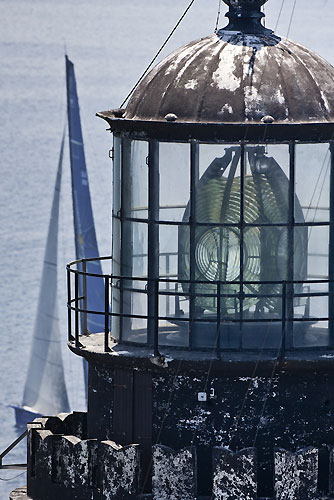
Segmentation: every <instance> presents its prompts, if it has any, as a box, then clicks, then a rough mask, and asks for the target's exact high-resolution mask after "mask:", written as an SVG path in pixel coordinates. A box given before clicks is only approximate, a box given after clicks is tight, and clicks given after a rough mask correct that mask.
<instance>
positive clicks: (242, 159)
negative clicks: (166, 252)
mask: <svg viewBox="0 0 334 500" xmlns="http://www.w3.org/2000/svg"><path fill="white" fill-rule="evenodd" d="M245 160H246V157H245V144H244V143H243V142H242V143H241V144H240V277H239V279H240V289H239V308H240V338H239V347H240V349H242V347H243V332H242V327H243V295H244V285H243V282H244V232H245V213H244V210H245V207H244V203H245V167H246V161H245Z"/></svg>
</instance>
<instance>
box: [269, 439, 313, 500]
mask: <svg viewBox="0 0 334 500" xmlns="http://www.w3.org/2000/svg"><path fill="white" fill-rule="evenodd" d="M317 483H318V449H317V448H312V447H309V448H305V449H303V450H300V451H298V452H296V453H292V452H290V451H286V450H283V449H277V450H276V451H275V494H276V497H275V498H276V499H281V498H284V500H311V499H313V498H317Z"/></svg>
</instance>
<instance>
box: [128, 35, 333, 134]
mask: <svg viewBox="0 0 334 500" xmlns="http://www.w3.org/2000/svg"><path fill="white" fill-rule="evenodd" d="M333 89H334V68H333V67H332V66H331V65H330V64H329V63H328V62H326V61H325V60H324V59H322V58H321V57H320V56H318V55H316V54H315V53H314V52H312V51H310V50H308V49H306V48H305V47H303V46H301V45H299V44H297V43H294V42H291V41H289V40H287V39H283V38H279V37H277V36H275V35H273V34H271V35H267V36H265V35H247V34H243V33H236V32H228V31H224V30H220V31H219V32H218V33H217V34H216V35H213V36H210V37H207V38H203V39H201V40H198V41H194V42H192V43H190V44H189V45H187V46H185V47H182V48H180V49H178V50H176V51H175V52H173V53H172V54H171V55H169V56H168V57H166V58H165V59H164V60H163V61H162V62H161V63H160V64H158V65H157V66H156V67H155V68H154V69H153V70H152V71H151V72H150V73H149V75H148V76H147V77H146V78H145V79H144V80H143V81H142V83H141V84H140V86H139V87H138V89H137V91H136V92H135V93H134V95H133V97H132V99H131V100H130V102H129V104H128V107H127V110H126V113H125V115H124V118H125V119H137V120H161V121H165V116H166V115H168V114H170V113H173V114H175V115H176V116H177V117H178V122H180V121H188V122H189V121H190V122H197V123H198V122H205V123H231V124H232V123H244V122H246V123H249V124H253V123H261V120H262V119H263V118H264V117H266V116H271V117H273V118H274V123H310V122H329V121H332V120H334V92H333Z"/></svg>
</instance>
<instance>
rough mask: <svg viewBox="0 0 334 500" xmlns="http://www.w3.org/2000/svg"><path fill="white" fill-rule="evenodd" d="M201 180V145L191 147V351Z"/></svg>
mask: <svg viewBox="0 0 334 500" xmlns="http://www.w3.org/2000/svg"><path fill="white" fill-rule="evenodd" d="M198 178H199V145H198V143H197V142H195V141H192V142H191V145H190V218H189V219H190V220H189V223H190V250H189V261H190V285H189V349H192V346H193V342H192V338H193V326H194V320H195V316H196V297H195V292H196V287H195V283H194V281H195V265H196V264H195V251H196V185H197V182H198Z"/></svg>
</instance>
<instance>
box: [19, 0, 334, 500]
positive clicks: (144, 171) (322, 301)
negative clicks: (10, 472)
mask: <svg viewBox="0 0 334 500" xmlns="http://www.w3.org/2000/svg"><path fill="white" fill-rule="evenodd" d="M224 2H225V4H227V6H228V9H229V10H228V12H227V14H226V16H227V18H228V21H227V25H226V26H225V27H224V28H222V29H220V30H218V31H217V32H216V33H214V34H213V35H211V36H208V37H206V38H202V39H200V40H196V41H193V42H191V43H189V44H188V45H186V46H185V47H182V48H180V49H178V50H176V51H175V52H173V53H172V54H171V55H169V56H167V57H166V58H165V59H163V60H162V61H161V62H160V63H159V64H158V65H157V66H156V67H155V68H154V69H153V70H152V71H151V72H150V73H149V74H148V75H147V76H146V77H145V78H144V79H143V80H142V81H141V83H140V85H139V86H138V87H137V88H136V90H135V92H134V93H133V95H132V96H131V99H130V100H129V102H128V105H127V107H126V108H124V109H114V110H110V111H105V112H101V113H98V116H99V117H101V118H102V119H104V120H105V121H106V122H107V123H108V127H109V130H110V132H111V133H112V140H113V146H112V158H113V162H112V163H113V165H112V168H113V212H112V237H113V239H112V255H111V257H101V258H100V259H95V260H96V261H100V260H104V261H105V260H107V261H110V269H111V271H110V274H104V275H102V278H103V281H104V301H103V303H102V304H101V308H100V309H99V310H89V309H88V308H87V307H85V304H87V297H89V294H90V289H89V283H91V282H92V280H94V278H95V279H101V275H97V274H94V273H92V272H87V265H86V264H87V259H81V260H80V261H75V262H73V263H71V264H69V265H68V268H67V273H68V310H69V316H68V341H69V347H70V349H71V350H72V351H73V352H74V353H75V354H76V355H78V356H81V357H83V358H85V359H86V361H87V362H88V366H89V376H88V411H87V413H75V412H74V413H71V414H66V415H60V416H56V417H45V418H44V419H37V420H36V421H35V422H34V423H32V424H29V439H28V443H29V446H28V486H27V494H28V497H30V498H32V499H33V500H46V499H50V500H52V499H59V498H63V499H67V498H68V499H76V498H77V499H82V500H83V499H91V498H94V499H108V500H112V499H115V500H116V499H117V500H118V499H123V498H124V499H125V498H134V499H141V498H146V499H151V498H152V499H154V500H169V499H173V500H195V499H199V498H203V499H210V498H213V499H215V500H221V499H224V500H237V499H238V500H241V499H242V500H259V499H260V498H266V499H279V498H289V499H291V500H304V499H308V500H310V499H315V498H332V496H331V495H332V493H333V492H334V482H333V458H334V455H333V447H334V434H333V411H334V393H333V390H334V387H333V380H334V378H333V375H334V361H333V360H334V352H333V347H334V307H333V306H334V303H333V291H334V262H333V255H334V146H333V137H334V69H333V67H332V66H331V65H330V64H329V63H327V62H326V61H324V60H323V59H322V58H321V57H319V56H318V55H317V54H315V53H313V52H311V51H310V50H308V49H306V48H305V47H303V46H301V45H299V44H298V43H295V42H292V41H289V40H287V39H285V38H282V37H280V36H279V35H278V34H276V33H274V32H273V31H272V30H270V29H268V28H266V27H264V25H263V21H262V18H263V16H264V14H263V12H262V6H263V5H264V4H265V3H266V0H224ZM109 220H110V215H109V214H106V224H109ZM91 260H92V259H90V261H91ZM90 269H91V266H90ZM88 278H89V279H88ZM82 290H84V295H82V293H83V292H82ZM96 315H100V316H102V317H104V331H101V332H100V333H94V334H86V332H84V331H81V325H83V324H86V325H87V318H88V320H89V318H92V317H96ZM321 495H322V496H321Z"/></svg>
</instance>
